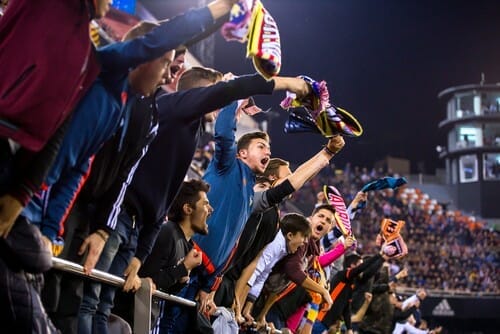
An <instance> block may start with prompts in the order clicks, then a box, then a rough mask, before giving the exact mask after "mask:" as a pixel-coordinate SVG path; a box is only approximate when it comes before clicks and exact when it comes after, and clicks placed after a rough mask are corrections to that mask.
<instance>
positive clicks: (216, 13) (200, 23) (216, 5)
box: [98, 0, 236, 72]
mask: <svg viewBox="0 0 500 334" xmlns="http://www.w3.org/2000/svg"><path fill="white" fill-rule="evenodd" d="M235 2H236V0H216V1H213V2H212V3H210V4H209V5H208V6H206V7H202V8H198V9H191V10H189V11H188V12H186V13H184V14H182V15H178V16H176V17H174V18H172V19H170V20H166V21H163V22H162V23H161V25H160V26H159V27H157V28H155V29H153V30H152V31H151V32H149V33H147V34H146V35H144V36H143V37H140V38H135V39H132V40H129V41H126V42H119V43H114V44H110V45H108V46H105V47H103V48H101V49H99V50H98V55H99V61H100V63H101V66H102V69H103V72H107V71H113V72H114V71H118V72H121V71H128V69H129V68H134V67H136V66H138V65H140V64H142V63H145V62H148V61H150V60H153V59H156V58H158V57H160V56H162V55H163V54H164V53H165V52H167V51H169V50H173V49H175V48H177V47H178V46H179V45H181V44H187V43H189V42H190V41H191V40H192V39H195V38H196V37H197V36H198V35H200V34H202V33H203V32H204V31H205V30H207V29H208V28H210V27H212V26H213V25H214V24H216V22H215V21H216V20H217V19H219V18H221V17H222V16H224V15H225V14H227V13H229V11H230V10H231V7H232V5H233V4H234V3H235Z"/></svg>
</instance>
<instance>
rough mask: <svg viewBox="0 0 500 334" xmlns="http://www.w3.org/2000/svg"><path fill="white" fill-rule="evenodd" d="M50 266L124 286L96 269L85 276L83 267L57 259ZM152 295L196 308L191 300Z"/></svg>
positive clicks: (116, 278) (117, 278)
mask: <svg viewBox="0 0 500 334" xmlns="http://www.w3.org/2000/svg"><path fill="white" fill-rule="evenodd" d="M52 264H53V268H55V269H58V270H63V271H67V272H71V273H74V274H77V275H79V276H83V277H87V278H90V279H93V280H96V281H99V282H102V283H106V284H110V285H113V286H116V287H119V288H121V287H123V285H124V284H125V280H124V279H123V278H121V277H118V276H115V275H111V274H108V273H106V272H104V271H100V270H97V269H93V270H92V272H91V274H90V275H87V274H85V273H84V272H83V266H81V265H79V264H76V263H74V262H71V261H67V260H63V259H60V258H57V257H54V258H52ZM152 295H153V296H155V297H158V298H161V299H164V300H168V301H171V302H174V303H178V304H181V305H186V306H193V307H194V306H196V303H195V302H193V301H192V300H188V299H184V298H181V297H177V296H174V295H170V294H168V293H165V292H162V291H159V290H155V291H153V293H152Z"/></svg>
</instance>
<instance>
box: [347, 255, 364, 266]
mask: <svg viewBox="0 0 500 334" xmlns="http://www.w3.org/2000/svg"><path fill="white" fill-rule="evenodd" d="M359 260H361V256H360V255H359V254H357V253H351V254H349V255H346V257H345V258H344V269H347V268H349V267H350V266H351V265H353V264H355V263H357V262H358V261H359Z"/></svg>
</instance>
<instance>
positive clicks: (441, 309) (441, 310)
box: [432, 299, 455, 317]
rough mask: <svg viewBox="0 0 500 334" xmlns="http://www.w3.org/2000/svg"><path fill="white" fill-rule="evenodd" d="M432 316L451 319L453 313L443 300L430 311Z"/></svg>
mask: <svg viewBox="0 0 500 334" xmlns="http://www.w3.org/2000/svg"><path fill="white" fill-rule="evenodd" d="M432 315H436V316H444V317H452V316H454V315H455V311H453V309H452V308H451V307H450V304H449V303H448V301H447V300H446V299H443V300H442V301H441V302H440V303H439V304H437V305H436V307H434V309H433V310H432Z"/></svg>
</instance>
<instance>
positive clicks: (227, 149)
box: [210, 102, 238, 174]
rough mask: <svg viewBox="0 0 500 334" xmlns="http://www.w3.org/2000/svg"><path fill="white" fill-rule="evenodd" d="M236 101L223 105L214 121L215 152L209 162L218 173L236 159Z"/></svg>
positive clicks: (227, 167) (221, 172) (226, 168)
mask: <svg viewBox="0 0 500 334" xmlns="http://www.w3.org/2000/svg"><path fill="white" fill-rule="evenodd" d="M237 108H238V103H237V102H233V103H231V104H230V105H228V106H226V107H224V108H223V109H222V110H221V112H220V113H219V116H218V117H217V121H216V122H215V134H214V140H215V152H214V156H213V158H212V161H211V162H210V164H215V167H216V170H217V172H218V173H219V174H223V173H224V172H226V171H227V170H228V169H229V168H230V167H231V166H232V165H233V164H234V163H235V161H236V137H235V134H236V110H237Z"/></svg>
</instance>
